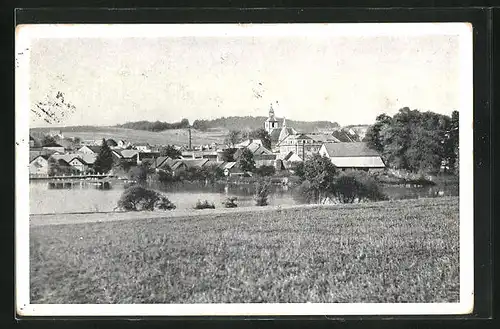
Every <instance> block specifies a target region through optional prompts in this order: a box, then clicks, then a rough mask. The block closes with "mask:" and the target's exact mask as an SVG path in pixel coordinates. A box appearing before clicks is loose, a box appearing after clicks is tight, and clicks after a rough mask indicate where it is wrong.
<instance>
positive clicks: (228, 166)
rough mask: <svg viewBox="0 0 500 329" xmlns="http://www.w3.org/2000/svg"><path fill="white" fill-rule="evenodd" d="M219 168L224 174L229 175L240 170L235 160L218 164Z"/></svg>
mask: <svg viewBox="0 0 500 329" xmlns="http://www.w3.org/2000/svg"><path fill="white" fill-rule="evenodd" d="M219 168H220V169H222V171H223V172H224V176H231V174H234V173H237V172H242V171H241V170H240V169H239V168H238V166H237V165H236V162H223V163H221V164H220V165H219Z"/></svg>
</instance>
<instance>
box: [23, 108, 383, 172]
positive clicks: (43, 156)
mask: <svg viewBox="0 0 500 329" xmlns="http://www.w3.org/2000/svg"><path fill="white" fill-rule="evenodd" d="M264 129H265V130H266V131H267V132H268V133H269V136H270V137H271V148H266V147H265V146H264V145H263V142H262V141H261V140H259V139H248V140H245V141H242V142H240V143H238V144H236V145H235V146H234V147H235V148H236V151H235V153H234V156H233V158H234V160H235V161H232V162H227V161H224V158H225V157H224V151H225V149H227V148H228V147H227V146H224V145H222V146H221V145H217V144H215V143H214V144H210V145H200V146H198V147H196V148H194V149H187V148H186V147H185V146H174V147H175V148H176V149H177V150H178V151H179V152H180V153H181V155H182V156H181V157H180V158H179V159H173V158H170V157H164V156H160V151H159V147H158V146H156V147H155V146H151V145H148V144H131V143H129V142H127V141H124V140H114V139H112V138H110V139H107V140H106V143H107V144H108V146H109V147H110V148H111V150H112V154H113V157H114V159H115V160H119V161H125V162H129V163H130V164H131V165H138V164H141V163H143V162H145V161H146V162H147V163H148V164H149V165H150V166H151V167H152V169H155V170H162V169H163V168H166V166H168V168H170V169H171V170H172V171H173V172H174V174H175V172H178V171H182V170H186V169H187V168H191V167H198V168H202V167H205V166H214V165H216V166H219V167H220V168H221V169H222V170H223V171H224V173H225V174H226V175H227V176H232V175H242V174H244V173H243V172H242V170H241V168H239V166H238V159H239V157H240V156H241V154H242V153H243V150H245V149H246V150H249V151H250V152H251V153H252V154H253V158H254V161H255V164H256V167H257V168H258V167H261V166H273V167H275V169H276V170H277V171H280V170H293V168H294V166H295V165H296V164H297V163H300V162H302V161H304V160H306V159H308V158H310V157H311V156H312V155H314V154H320V155H322V156H327V157H328V158H330V159H331V161H332V163H333V164H335V166H337V167H338V168H339V169H341V170H345V169H358V170H365V171H373V170H382V169H384V168H385V164H384V162H383V160H382V158H381V156H380V154H378V153H377V152H376V151H374V150H372V149H370V148H368V147H367V145H366V144H365V143H363V142H360V141H357V140H355V139H354V138H351V137H349V136H350V132H349V131H348V132H346V133H344V134H343V135H342V136H340V135H339V133H338V131H337V132H328V131H326V132H310V133H309V132H299V131H297V130H295V129H294V128H293V127H290V126H288V125H287V123H286V119H284V118H283V119H282V121H281V122H280V121H279V120H278V119H277V118H276V116H275V112H274V108H273V104H271V107H270V109H269V116H268V118H267V119H266V121H265V122H264ZM59 134H60V135H61V136H62V133H59ZM352 135H354V132H352ZM101 143H102V140H98V141H81V142H80V143H79V145H78V147H76V148H75V147H73V148H67V147H65V146H63V145H60V144H58V143H55V144H54V145H46V146H44V147H42V148H39V149H35V148H30V165H29V168H30V175H32V176H37V175H42V176H43V175H48V173H49V159H50V158H51V157H52V158H53V159H54V160H56V161H57V162H58V164H59V165H60V166H67V167H68V168H71V169H73V170H74V171H75V172H82V173H85V172H89V171H92V170H93V165H94V162H95V159H96V158H97V154H98V153H99V150H100V148H101V146H100V144H101ZM166 144H168V143H166Z"/></svg>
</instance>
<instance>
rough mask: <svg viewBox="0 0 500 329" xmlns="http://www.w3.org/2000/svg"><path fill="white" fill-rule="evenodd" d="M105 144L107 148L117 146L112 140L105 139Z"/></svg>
mask: <svg viewBox="0 0 500 329" xmlns="http://www.w3.org/2000/svg"><path fill="white" fill-rule="evenodd" d="M106 144H108V146H117V145H118V143H117V142H116V141H115V140H114V139H112V138H110V139H106Z"/></svg>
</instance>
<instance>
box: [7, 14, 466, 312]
mask: <svg viewBox="0 0 500 329" xmlns="http://www.w3.org/2000/svg"><path fill="white" fill-rule="evenodd" d="M15 47H16V55H15V56H16V62H15V79H16V95H15V96H16V104H15V105H16V146H15V147H16V160H15V161H16V177H15V179H16V301H17V306H16V307H17V311H18V313H19V314H22V315H27V316H29V315H42V316H43V315H322V314H332V315H365V314H366V315H370V314H372V315H373V314H375V315H378V314H417V315H418V314H467V313H470V312H471V311H472V308H473V297H474V289H473V267H474V266H473V169H472V168H473V157H472V153H473V147H472V144H473V140H472V137H473V135H472V131H473V130H472V129H473V127H472V118H473V103H472V98H473V97H472V92H473V84H472V64H473V63H472V26H471V25H470V24H468V23H335V24H334V23H329V24H312V23H309V24H305V23H300V24H299V23H294V24H159V25H154V24H143V25H140V24H138V25H133V24H129V25H126V24H123V25H120V24H108V25H100V24H96V25H90V24H89V25H85V24H81V25H79V24H75V25H43V24H39V25H19V26H18V27H17V28H16V44H15Z"/></svg>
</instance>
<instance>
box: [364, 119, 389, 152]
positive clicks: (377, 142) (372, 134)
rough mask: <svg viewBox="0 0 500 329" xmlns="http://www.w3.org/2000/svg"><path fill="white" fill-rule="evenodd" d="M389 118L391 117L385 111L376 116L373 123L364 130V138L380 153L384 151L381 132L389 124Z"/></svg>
mask: <svg viewBox="0 0 500 329" xmlns="http://www.w3.org/2000/svg"><path fill="white" fill-rule="evenodd" d="M391 120H392V118H391V117H390V116H388V115H387V114H385V113H384V114H380V115H379V116H377V119H376V121H375V123H374V124H373V125H372V126H370V128H368V130H367V131H366V135H365V138H364V141H365V142H366V143H367V144H368V146H369V147H370V148H372V149H374V150H377V151H379V152H381V153H382V152H383V151H384V145H383V141H382V137H381V132H382V131H383V130H384V129H386V128H387V127H388V126H389V125H390V123H391Z"/></svg>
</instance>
